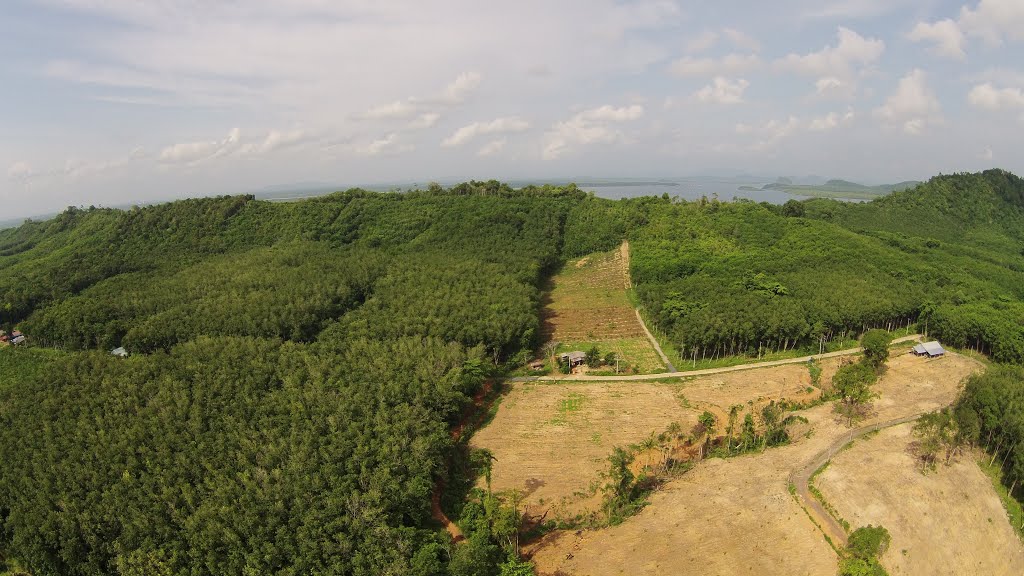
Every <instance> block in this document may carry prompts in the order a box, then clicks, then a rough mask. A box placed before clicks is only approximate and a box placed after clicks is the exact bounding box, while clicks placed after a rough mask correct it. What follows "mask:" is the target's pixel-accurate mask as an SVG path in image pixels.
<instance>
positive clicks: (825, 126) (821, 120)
mask: <svg viewBox="0 0 1024 576" xmlns="http://www.w3.org/2000/svg"><path fill="white" fill-rule="evenodd" d="M853 119H854V112H853V109H852V108H849V109H847V111H846V112H845V113H843V114H839V113H837V112H829V113H828V114H826V115H825V116H819V117H817V118H811V120H810V122H809V123H808V125H807V129H808V130H810V131H811V132H827V131H829V130H834V129H836V128H838V127H840V126H847V125H849V124H850V123H852V122H853Z"/></svg>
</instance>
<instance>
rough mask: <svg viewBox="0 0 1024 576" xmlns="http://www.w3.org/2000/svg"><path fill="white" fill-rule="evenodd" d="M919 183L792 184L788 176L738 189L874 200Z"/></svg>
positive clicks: (834, 182) (838, 181) (913, 181)
mask: <svg viewBox="0 0 1024 576" xmlns="http://www.w3.org/2000/svg"><path fill="white" fill-rule="evenodd" d="M919 184H921V183H920V182H918V181H916V180H907V181H904V182H899V183H897V184H882V185H879V186H865V185H864V184H857V183H856V182H850V181H848V180H829V181H828V182H825V183H824V184H793V181H792V180H790V179H789V178H779V179H778V180H777V181H776V182H772V183H771V184H765V185H764V186H762V187H760V188H757V187H755V186H740V187H739V188H738V190H740V191H743V192H759V191H762V190H777V191H779V192H785V193H787V194H793V195H794V196H805V197H809V198H836V199H845V200H874V199H875V198H879V197H881V196H885V195H887V194H891V193H892V192H900V191H902V190H907V189H910V188H914V187H916V186H918V185H919Z"/></svg>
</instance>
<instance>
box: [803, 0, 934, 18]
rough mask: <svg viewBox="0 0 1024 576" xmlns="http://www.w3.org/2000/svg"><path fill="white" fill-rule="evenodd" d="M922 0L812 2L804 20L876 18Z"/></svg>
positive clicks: (916, 4)
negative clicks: (811, 6)
mask: <svg viewBox="0 0 1024 576" xmlns="http://www.w3.org/2000/svg"><path fill="white" fill-rule="evenodd" d="M920 2H921V0H838V1H831V2H820V1H818V2H810V3H809V4H811V5H813V6H814V8H813V9H812V10H809V11H807V12H804V13H803V14H801V15H800V17H801V18H802V19H804V20H831V21H836V20H859V19H867V18H875V17H878V16H881V15H883V14H887V13H889V12H891V11H893V10H896V9H899V8H901V7H903V6H913V7H916V6H918V5H919V4H920Z"/></svg>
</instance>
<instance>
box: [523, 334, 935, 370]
mask: <svg viewBox="0 0 1024 576" xmlns="http://www.w3.org/2000/svg"><path fill="white" fill-rule="evenodd" d="M645 329H646V328H645ZM920 338H921V335H920V334H911V335H910V336H903V337H901V338H896V339H895V340H893V341H892V343H893V344H897V343H899V342H907V341H909V340H917V339H920ZM659 350H660V348H659ZM863 351H864V349H863V348H850V349H849V350H839V351H837V352H827V353H825V354H813V355H811V356H801V357H799V358H786V359H785V360H772V361H770V362H753V363H750V364H740V365H738V366H728V367H725V368H705V369H702V370H689V371H684V372H663V373H661V374H635V375H632V376H590V375H587V374H558V375H555V376H520V377H516V378H506V381H509V382H535V381H538V380H539V381H559V380H572V381H586V380H589V381H594V382H602V381H603V382H627V381H631V380H661V379H665V378H679V377H683V376H707V375H709V374H724V373H726V372H739V371H741V370H752V369H754V368H771V367H772V366H784V365H786V364H800V363H802V362H807V361H808V360H821V359H824V358H838V357H840V356H852V355H854V354H860V353H861V352H863Z"/></svg>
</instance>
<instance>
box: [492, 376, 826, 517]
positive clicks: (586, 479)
mask: <svg viewBox="0 0 1024 576" xmlns="http://www.w3.org/2000/svg"><path fill="white" fill-rule="evenodd" d="M837 364H838V362H837V361H835V360H832V361H829V362H826V363H825V364H824V368H825V375H824V376H823V378H828V377H830V376H831V374H832V373H833V372H834V370H835V366H836V365H837ZM809 384H810V375H809V373H808V371H807V368H806V367H805V366H803V365H798V364H792V365H786V366H778V367H774V368H765V369H757V370H747V371H742V372H731V373H727V374H721V375H714V376H705V377H701V378H695V379H689V380H686V381H683V382H674V383H670V382H656V381H652V382H520V383H516V384H515V385H514V387H513V388H512V390H511V391H510V392H509V393H508V394H507V395H506V396H505V398H504V399H503V400H502V403H501V406H500V408H499V410H498V413H497V415H496V416H495V418H494V420H493V421H492V422H491V423H490V424H489V425H488V426H487V427H486V428H484V429H483V430H480V431H479V432H477V433H476V434H475V435H474V436H473V440H472V443H473V445H474V446H476V447H480V448H488V449H490V450H491V451H492V452H493V454H494V456H495V458H496V460H495V462H494V467H493V472H492V481H491V482H492V487H493V488H494V489H495V490H508V489H518V490H522V491H523V492H525V493H526V494H527V498H526V502H527V503H528V504H530V505H535V506H538V507H540V506H552V505H554V504H557V503H560V502H563V500H566V499H568V500H570V502H567V503H566V506H565V507H561V508H557V509H553V510H552V511H551V512H550V514H549V517H551V516H553V515H556V514H565V513H568V514H570V515H571V514H574V513H577V512H579V511H581V507H582V506H585V505H587V504H588V503H589V502H585V501H584V502H574V500H577V499H575V498H573V496H574V494H576V493H578V492H587V491H588V489H589V488H590V486H591V484H592V483H593V482H595V481H597V480H599V475H600V473H601V472H602V471H604V470H605V469H606V458H607V457H608V455H609V454H611V451H612V448H614V447H615V446H623V447H624V446H628V445H630V444H635V443H638V442H640V441H642V440H644V439H645V438H647V437H648V436H650V435H651V434H652V433H653V434H659V433H661V432H664V431H665V429H666V428H668V426H669V425H670V424H671V423H673V422H678V423H679V424H680V425H682V426H683V430H686V431H688V430H690V429H692V428H693V426H694V425H695V424H696V423H697V416H698V415H699V414H700V413H701V412H702V411H704V410H710V411H711V412H713V413H715V414H716V416H717V417H718V418H719V421H720V422H721V425H720V427H724V425H725V419H726V414H727V413H728V410H729V407H730V406H732V405H734V404H742V405H743V406H744V410H747V409H749V405H748V404H747V402H748V401H753V402H755V405H758V404H760V403H763V402H767V401H769V400H779V399H781V398H786V399H789V400H795V401H801V400H805V399H811V398H813V397H815V396H816V395H817V394H818V392H817V390H813V391H812V392H811V393H810V394H808V393H807V391H806V390H807V387H808V386H809ZM741 418H742V416H741Z"/></svg>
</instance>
